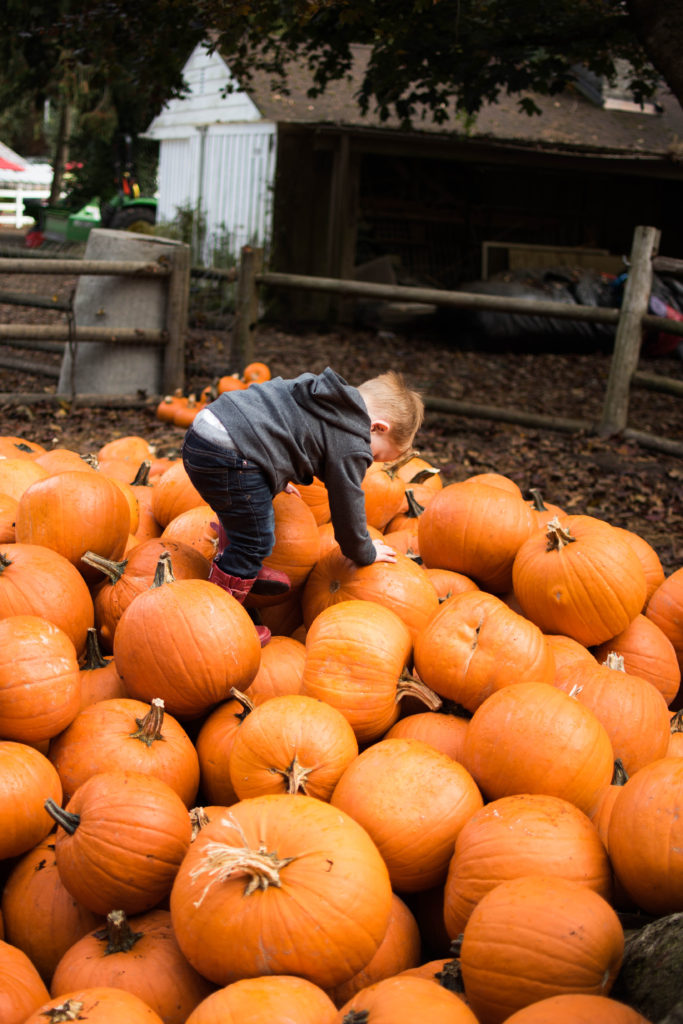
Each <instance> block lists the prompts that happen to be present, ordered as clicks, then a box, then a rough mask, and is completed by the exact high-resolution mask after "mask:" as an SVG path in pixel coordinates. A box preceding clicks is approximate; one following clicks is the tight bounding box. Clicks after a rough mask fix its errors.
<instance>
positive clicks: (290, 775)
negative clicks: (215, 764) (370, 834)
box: [230, 694, 358, 800]
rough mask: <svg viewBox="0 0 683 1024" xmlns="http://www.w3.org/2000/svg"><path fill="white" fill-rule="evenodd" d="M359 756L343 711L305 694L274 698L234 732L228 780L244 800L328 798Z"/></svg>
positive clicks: (354, 739) (251, 714)
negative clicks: (302, 796) (283, 795)
mask: <svg viewBox="0 0 683 1024" xmlns="http://www.w3.org/2000/svg"><path fill="white" fill-rule="evenodd" d="M357 756H358V741H357V740H356V736H355V733H354V731H353V729H352V728H351V726H350V725H349V723H348V722H347V720H346V719H345V718H344V716H343V715H342V713H341V711H337V709H336V708H333V707H331V706H330V705H329V704H325V703H323V702H322V701H318V700H313V698H312V697H305V696H304V695H303V694H292V695H284V696H282V697H271V698H270V699H269V700H266V701H265V702H264V703H262V704H261V705H260V706H259V707H257V708H254V710H253V711H251V712H250V713H249V714H248V715H247V717H246V718H245V720H244V722H243V723H242V725H241V726H240V728H239V729H238V730H237V733H236V734H235V741H234V743H233V745H232V752H231V754H230V779H231V781H232V785H233V788H234V790H235V792H236V794H237V796H238V797H239V799H240V800H245V799H247V798H248V797H251V796H263V795H265V794H266V793H306V794H308V796H315V797H317V798H318V799H319V800H329V799H330V797H331V796H332V791H333V789H334V787H335V785H336V784H337V782H338V781H339V778H340V776H341V775H342V773H343V772H344V770H345V769H346V768H347V766H348V765H349V764H350V763H351V762H352V761H353V759H354V758H355V757H357Z"/></svg>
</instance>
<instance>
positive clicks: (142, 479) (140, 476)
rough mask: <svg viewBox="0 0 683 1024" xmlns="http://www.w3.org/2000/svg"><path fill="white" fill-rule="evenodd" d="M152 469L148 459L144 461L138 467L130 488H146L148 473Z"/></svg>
mask: <svg viewBox="0 0 683 1024" xmlns="http://www.w3.org/2000/svg"><path fill="white" fill-rule="evenodd" d="M151 468H152V462H151V460H150V459H144V461H143V462H141V463H140V465H139V467H138V471H137V473H136V474H135V478H134V479H133V480H132V481H131V484H130V486H131V487H147V485H148V484H149V471H150V469H151Z"/></svg>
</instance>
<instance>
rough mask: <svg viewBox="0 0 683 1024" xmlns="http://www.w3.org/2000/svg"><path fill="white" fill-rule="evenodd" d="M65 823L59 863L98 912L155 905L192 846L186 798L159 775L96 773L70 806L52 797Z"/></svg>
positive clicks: (67, 881)
mask: <svg viewBox="0 0 683 1024" xmlns="http://www.w3.org/2000/svg"><path fill="white" fill-rule="evenodd" d="M47 809H48V811H49V812H50V814H51V815H52V817H53V818H54V820H55V821H56V822H57V823H58V825H59V828H58V829H57V832H56V834H55V856H56V858H57V868H58V870H59V874H60V877H61V879H62V881H63V882H64V885H65V886H66V888H67V889H68V890H69V892H70V893H71V895H72V896H73V897H74V899H77V900H78V901H79V902H80V903H82V904H83V905H84V906H85V907H88V908H89V909H90V910H92V911H94V913H96V914H107V913H109V911H110V910H111V909H112V907H115V908H117V909H120V910H125V911H126V913H128V914H138V913H142V912H143V911H145V910H150V909H151V908H152V907H154V906H156V904H157V903H159V901H160V900H162V899H163V898H164V897H165V896H167V895H168V893H169V891H170V888H171V885H172V883H173V879H174V877H175V874H176V871H177V870H178V866H179V865H180V862H181V861H182V859H183V857H184V855H185V853H186V852H187V848H188V847H189V845H190V837H191V834H192V827H191V824H190V816H189V813H188V810H187V808H186V807H185V805H184V803H183V802H182V800H181V799H180V797H179V796H178V794H177V793H176V792H175V791H174V790H172V789H171V787H170V786H169V785H168V784H167V783H166V782H163V781H162V780H161V779H157V778H156V776H154V775H143V774H142V773H141V772H127V771H107V772H98V774H97V775H91V776H90V778H89V779H86V781H85V782H84V783H83V784H82V785H81V786H79V787H78V789H77V790H76V792H75V793H74V795H73V796H72V798H71V800H69V802H68V804H67V805H66V808H64V809H62V808H61V807H60V806H58V805H57V804H56V803H55V802H54V801H47Z"/></svg>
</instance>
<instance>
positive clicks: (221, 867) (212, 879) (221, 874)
mask: <svg viewBox="0 0 683 1024" xmlns="http://www.w3.org/2000/svg"><path fill="white" fill-rule="evenodd" d="M221 825H226V826H228V827H232V828H233V829H234V830H235V831H236V832H237V833H238V835H239V837H240V839H241V840H242V841H243V843H244V846H229V845H228V844H227V843H218V842H209V843H207V844H206V846H205V847H204V857H203V860H201V861H200V862H199V864H197V865H196V866H195V867H194V868H193V869H192V871H191V872H190V878H191V879H192V881H194V879H195V878H199V877H200V876H201V875H208V876H209V881H208V882H207V883H206V885H205V887H204V889H203V891H202V894H201V896H200V897H199V899H198V900H196V901H195V903H194V906H195V907H199V906H201V904H202V902H203V900H204V897H205V896H206V894H207V892H208V891H209V889H210V888H211V886H212V885H214V884H215V883H216V882H225V881H227V880H228V879H230V878H233V877H234V876H235V875H246V876H247V878H248V881H247V884H246V885H245V887H244V895H245V896H251V894H252V893H253V892H256V890H257V889H263V890H265V889H267V888H268V886H270V885H272V886H275V888H278V889H279V888H280V885H281V882H280V871H281V870H282V868H284V867H286V866H287V865H288V864H291V863H292V861H293V860H295V858H294V857H278V855H277V854H276V853H268V851H267V849H266V847H265V846H264V845H263V844H261V845H260V846H259V848H258V850H252V849H250V848H249V847H248V846H247V842H248V840H247V837H246V835H245V834H244V830H243V829H242V826H241V825H240V824H239V823H238V822H236V821H235V820H234V818H233V817H232V815H231V814H230V813H228V817H227V818H221Z"/></svg>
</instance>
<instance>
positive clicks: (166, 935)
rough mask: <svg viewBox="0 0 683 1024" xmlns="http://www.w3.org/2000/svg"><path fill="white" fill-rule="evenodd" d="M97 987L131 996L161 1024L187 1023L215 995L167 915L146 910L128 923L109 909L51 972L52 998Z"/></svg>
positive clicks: (165, 912) (120, 914)
mask: <svg viewBox="0 0 683 1024" xmlns="http://www.w3.org/2000/svg"><path fill="white" fill-rule="evenodd" d="M97 986H105V987H108V986H112V987H113V988H120V989H124V990H125V991H126V992H131V993H133V995H136V996H138V997H139V998H140V999H141V1000H142V1001H143V1002H144V1003H146V1004H147V1005H148V1006H150V1007H151V1008H152V1009H153V1010H154V1011H155V1013H158V1015H159V1017H161V1019H162V1020H163V1021H164V1024H185V1021H186V1020H187V1017H188V1015H189V1014H190V1013H191V1012H192V1010H194V1008H195V1007H196V1006H197V1005H198V1004H199V1003H200V1002H201V1001H202V1000H203V999H205V998H206V997H207V996H208V995H210V993H211V992H212V991H213V985H211V984H210V982H208V981H206V979H205V978H202V977H201V975H199V974H198V973H197V972H196V971H195V970H194V968H192V967H190V965H189V964H188V962H187V960H186V959H185V957H184V956H183V954H182V953H181V952H180V949H179V947H178V943H177V942H176V939H175V936H174V934H173V927H172V925H171V915H170V913H169V912H168V910H150V911H148V912H147V913H146V914H138V915H136V916H134V917H131V918H130V919H128V918H127V916H126V914H125V913H124V912H123V911H122V910H113V911H111V912H110V913H109V914H107V920H106V924H105V926H104V927H103V928H100V929H99V930H97V931H92V932H90V933H89V934H86V935H83V936H82V937H81V938H79V939H78V940H77V941H76V942H74V943H73V944H72V945H71V946H69V948H68V949H67V950H66V951H65V952H64V954H63V956H62V957H61V959H60V961H59V963H58V964H57V967H56V969H55V972H54V975H53V977H52V982H51V984H50V994H51V995H52V996H53V997H57V996H60V995H63V994H66V993H68V992H72V991H73V990H74V989H78V988H94V987H97Z"/></svg>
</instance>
